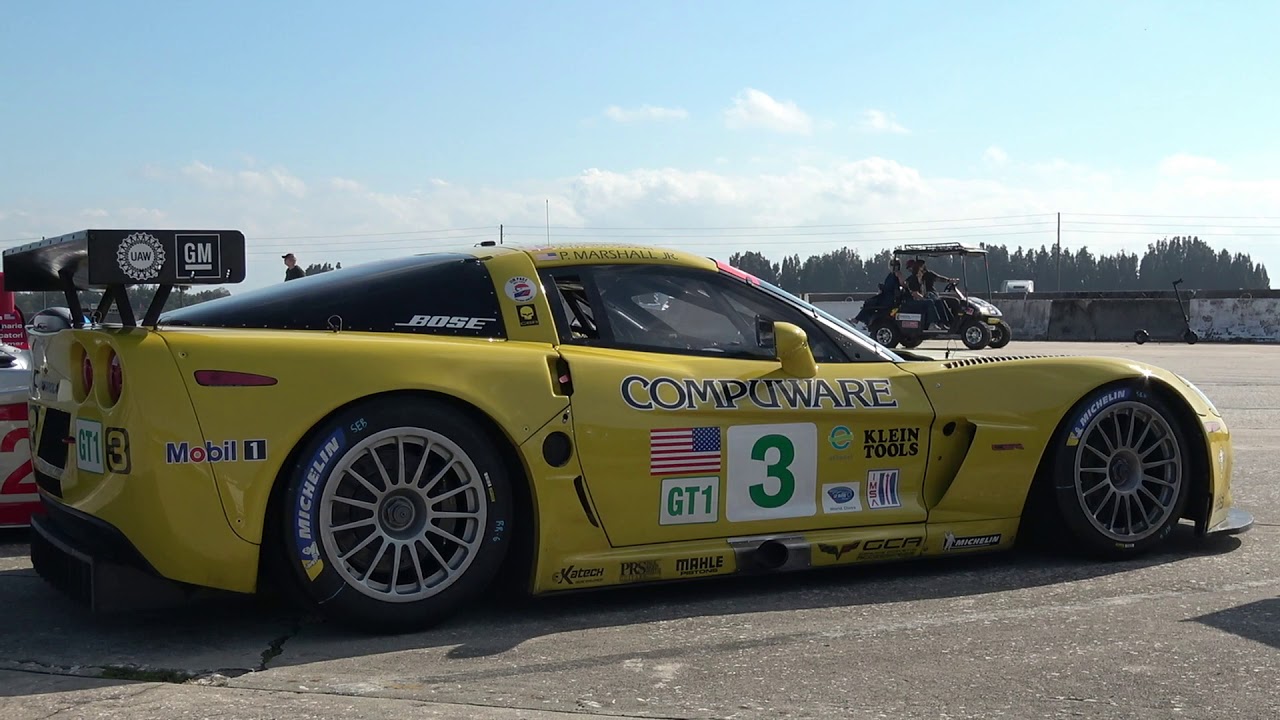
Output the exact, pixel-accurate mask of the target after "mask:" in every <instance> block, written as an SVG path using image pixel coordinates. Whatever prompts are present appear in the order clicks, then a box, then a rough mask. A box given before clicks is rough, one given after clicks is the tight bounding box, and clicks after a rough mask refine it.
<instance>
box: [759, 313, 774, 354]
mask: <svg viewBox="0 0 1280 720" xmlns="http://www.w3.org/2000/svg"><path fill="white" fill-rule="evenodd" d="M773 345H774V337H773V321H772V320H770V319H769V318H764V317H760V316H759V315H757V316H756V346H757V347H760V348H763V349H765V350H772V349H773Z"/></svg>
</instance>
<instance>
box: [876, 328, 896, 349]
mask: <svg viewBox="0 0 1280 720" xmlns="http://www.w3.org/2000/svg"><path fill="white" fill-rule="evenodd" d="M876 342H878V343H880V344H881V345H884V346H885V347H889V343H891V342H893V330H892V329H891V328H888V327H885V326H883V325H881V326H880V327H878V328H876Z"/></svg>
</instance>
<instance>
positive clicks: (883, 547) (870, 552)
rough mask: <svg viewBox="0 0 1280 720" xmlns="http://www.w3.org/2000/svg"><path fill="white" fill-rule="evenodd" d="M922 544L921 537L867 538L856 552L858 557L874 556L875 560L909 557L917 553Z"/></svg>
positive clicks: (922, 539)
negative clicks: (858, 551) (859, 550)
mask: <svg viewBox="0 0 1280 720" xmlns="http://www.w3.org/2000/svg"><path fill="white" fill-rule="evenodd" d="M923 546H924V538H923V537H909V538H882V539H878V540H868V541H866V542H865V543H863V544H862V552H861V553H859V554H858V557H859V558H863V557H867V558H874V559H876V560H884V559H887V558H896V557H911V556H912V555H916V554H917V553H919V552H920V548H921V547H923Z"/></svg>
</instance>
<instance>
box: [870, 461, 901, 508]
mask: <svg viewBox="0 0 1280 720" xmlns="http://www.w3.org/2000/svg"><path fill="white" fill-rule="evenodd" d="M867 507H869V508H871V509H872V510H877V509H880V508H896V507H902V498H900V497H898V471H897V470H871V471H869V472H868V473H867Z"/></svg>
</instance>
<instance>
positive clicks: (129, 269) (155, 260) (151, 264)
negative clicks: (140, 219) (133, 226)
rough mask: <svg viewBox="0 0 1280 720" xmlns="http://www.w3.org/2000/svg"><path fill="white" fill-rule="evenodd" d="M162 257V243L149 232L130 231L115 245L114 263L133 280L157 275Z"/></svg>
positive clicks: (162, 260) (147, 278)
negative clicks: (130, 232)
mask: <svg viewBox="0 0 1280 720" xmlns="http://www.w3.org/2000/svg"><path fill="white" fill-rule="evenodd" d="M164 259H165V255H164V245H163V244H162V243H161V242H160V240H159V239H158V238H156V237H155V236H154V235H151V234H150V233H144V232H136V233H132V234H130V235H128V236H126V237H125V239H124V240H121V241H120V245H119V246H117V247H116V265H118V266H119V267H120V271H121V272H123V273H124V274H125V275H128V276H129V277H131V278H133V279H134V280H139V281H141V280H150V279H152V278H154V277H158V276H159V275H160V268H162V267H164Z"/></svg>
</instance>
